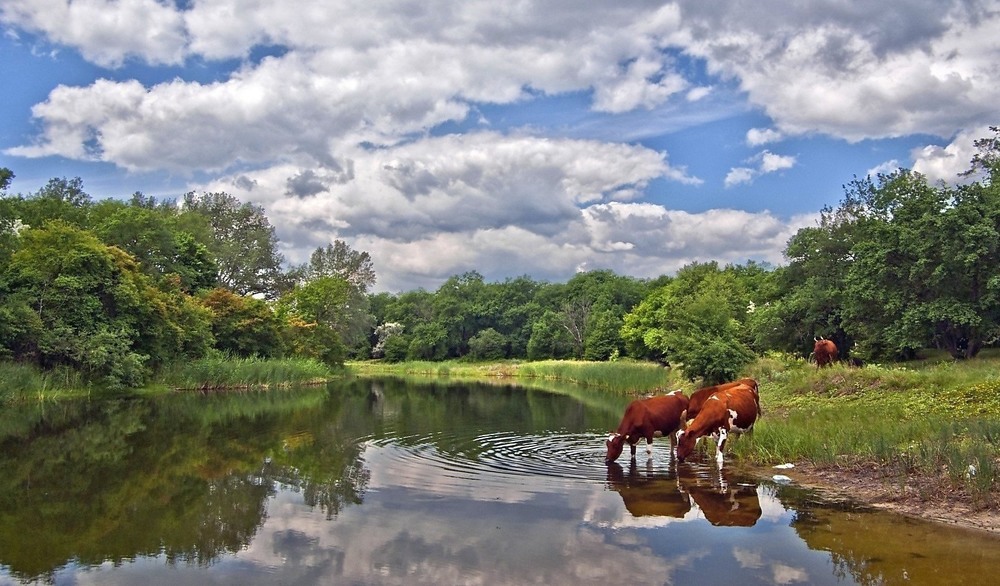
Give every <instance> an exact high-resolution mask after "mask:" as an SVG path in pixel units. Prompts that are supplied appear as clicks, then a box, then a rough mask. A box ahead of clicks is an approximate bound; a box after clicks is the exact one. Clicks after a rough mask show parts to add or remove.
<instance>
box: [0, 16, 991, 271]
mask: <svg viewBox="0 0 1000 586" xmlns="http://www.w3.org/2000/svg"><path fill="white" fill-rule="evenodd" d="M768 6H769V8H768V10H767V11H763V10H760V9H759V8H758V7H757V6H756V5H754V4H753V3H745V2H740V1H737V0H732V1H719V2H712V3H701V2H688V1H681V2H676V3H664V2H662V1H656V2H654V1H626V2H622V1H621V0H614V1H603V0H602V1H593V2H587V3H580V2H577V1H575V0H574V1H569V0H539V1H530V0H525V1H523V2H518V3H497V2H495V1H494V0H467V1H465V2H461V3H455V2H452V1H448V0H380V1H371V0H356V1H354V0H351V1H325V2H318V1H315V0H288V1H286V2H282V3H275V2H271V1H268V0H194V1H190V2H171V1H168V0H117V1H110V0H72V1H70V0H42V1H39V0H4V1H3V2H2V3H0V70H2V71H3V74H4V78H5V81H6V82H7V83H6V84H5V86H6V87H5V95H4V99H3V102H2V103H3V105H2V114H3V115H2V116H0V166H4V167H8V168H10V169H11V170H13V171H14V173H15V175H16V177H15V180H14V183H13V185H12V187H11V190H10V191H12V192H14V193H33V192H35V191H37V190H38V189H39V188H41V187H42V186H43V185H44V184H45V183H46V182H47V181H48V180H49V179H50V178H52V177H77V176H78V177H81V178H82V179H83V182H84V187H85V189H86V190H87V192H88V193H90V195H91V196H93V197H94V198H95V199H103V198H106V197H128V196H129V195H131V194H132V193H133V192H135V191H141V192H143V193H145V194H147V195H152V196H156V197H158V198H167V199H176V198H179V196H180V195H182V194H183V193H185V192H188V191H226V192H228V193H231V194H233V195H235V196H237V197H238V198H240V199H241V200H242V201H252V202H254V203H256V204H259V205H261V206H263V207H264V208H265V210H266V212H267V215H268V218H269V219H270V221H271V222H272V224H273V225H274V226H275V229H276V231H277V235H278V237H279V239H280V241H281V243H282V253H283V254H284V256H285V257H286V259H287V260H288V261H289V262H291V263H300V262H303V261H305V260H306V259H307V258H308V255H309V253H310V252H311V251H312V250H314V249H315V248H316V247H318V246H325V245H326V244H328V243H330V242H332V241H333V240H335V239H340V240H344V241H346V242H347V243H348V244H350V245H351V246H352V247H354V248H355V249H357V250H365V251H367V252H369V253H370V254H371V255H372V258H373V261H374V263H375V268H376V272H377V274H378V284H377V285H376V287H377V289H379V290H388V291H403V290H410V289H413V288H416V287H424V288H428V289H434V288H436V287H437V286H438V285H439V284H440V283H441V281H443V280H444V279H446V278H447V277H449V276H451V275H454V274H458V273H462V272H465V271H469V270H476V271H479V272H480V273H482V274H483V275H484V276H485V277H486V278H487V279H488V280H491V281H492V280H502V279H505V278H508V277H515V276H519V275H530V276H532V277H534V278H537V279H540V280H550V281H556V282H562V281H565V280H567V279H568V278H570V277H571V276H572V275H573V274H574V272H576V271H580V270H591V269H602V268H610V269H613V270H615V271H616V272H618V273H620V274H628V275H632V276H636V277H656V276H658V275H661V274H671V273H673V272H674V271H676V270H677V269H678V268H680V267H682V266H684V265H686V264H688V263H691V262H695V261H709V260H717V261H719V262H721V263H728V262H734V263H743V262H746V261H747V260H756V261H763V262H769V263H772V264H781V263H782V262H783V261H784V259H783V257H782V251H783V249H784V247H785V244H786V243H787V240H788V238H789V237H790V236H792V235H793V234H794V233H795V232H796V231H797V230H798V229H800V228H802V227H804V226H810V225H814V223H815V221H816V217H817V214H818V212H819V210H820V209H821V208H822V207H823V206H825V205H830V206H836V205H837V204H838V202H839V201H840V198H841V196H842V194H843V188H842V186H843V185H844V184H845V183H847V182H849V181H850V180H851V179H852V178H853V177H854V176H855V175H857V176H863V175H865V174H866V173H869V172H874V171H888V170H892V169H894V168H897V167H906V168H912V169H915V170H917V171H920V172H922V173H924V174H925V175H927V176H928V178H930V179H932V180H933V181H938V180H942V181H954V180H956V178H957V174H958V173H959V172H960V171H962V170H964V169H966V168H967V167H968V163H969V160H970V158H971V156H972V154H973V152H974V150H973V146H972V142H973V141H974V140H975V139H976V138H980V137H983V136H988V135H989V133H988V127H989V126H990V125H997V124H998V123H1000V83H998V82H1000V65H998V64H1000V40H998V38H997V35H996V34H995V31H996V30H997V28H998V27H997V25H1000V3H998V2H978V3H977V2H959V1H954V2H947V1H946V2H941V1H939V0H913V1H897V2H892V3H888V4H886V3H881V4H877V5H876V4H873V3H870V2H866V1H844V2H837V3H823V5H820V4H819V3H802V2H797V1H794V0H787V1H784V0H776V1H774V2H771V3H769V5H768ZM765 13H766V14H765Z"/></svg>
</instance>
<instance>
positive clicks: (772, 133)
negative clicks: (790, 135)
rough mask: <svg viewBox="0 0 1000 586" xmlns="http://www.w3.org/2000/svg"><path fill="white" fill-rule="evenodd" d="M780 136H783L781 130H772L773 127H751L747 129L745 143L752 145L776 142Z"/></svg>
mask: <svg viewBox="0 0 1000 586" xmlns="http://www.w3.org/2000/svg"><path fill="white" fill-rule="evenodd" d="M782 138H784V136H783V135H782V134H781V132H779V131H777V130H774V129H773V128H751V129H750V130H748V131H747V145H749V146H752V147H757V146H762V145H765V144H768V143H772V142H777V141H779V140H781V139H782Z"/></svg>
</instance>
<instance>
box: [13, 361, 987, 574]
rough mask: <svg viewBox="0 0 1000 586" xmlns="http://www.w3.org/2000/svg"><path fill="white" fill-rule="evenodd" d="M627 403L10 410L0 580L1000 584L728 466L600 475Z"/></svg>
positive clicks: (385, 391)
mask: <svg viewBox="0 0 1000 586" xmlns="http://www.w3.org/2000/svg"><path fill="white" fill-rule="evenodd" d="M625 402H627V398H616V397H606V396H603V395H600V394H595V393H592V392H586V391H572V390H562V391H561V392H560V393H553V392H543V391H536V390H526V389H524V388H518V387H513V386H487V385H468V384H463V385H457V386H456V385H446V384H441V383H433V384H426V385H415V384H412V383H404V382H401V381H396V380H381V381H364V380H353V381H345V382H343V383H339V384H337V385H331V387H329V388H326V389H302V390H299V391H288V392H271V393H241V394H216V395H200V394H180V395H172V396H169V397H160V398H157V399H153V400H115V401H92V402H77V403H60V404H56V405H51V404H46V405H32V406H27V407H21V408H17V409H5V410H4V411H3V412H2V413H0V470H2V471H3V474H2V475H0V583H8V582H11V581H13V582H32V581H43V582H57V583H58V582H65V583H77V584H87V583H100V584H116V583H118V584H128V583H148V584H154V583H164V584H166V583H170V584H172V585H176V584H185V583H205V582H226V583H242V584H272V583H278V582H283V583H305V584H314V583H344V582H347V583H359V584H419V583H434V584H440V583H465V582H479V583H490V584H521V583H526V582H538V581H541V582H544V583H546V584H574V585H576V584H594V583H608V582H620V581H626V582H629V581H630V582H636V583H664V582H672V583H678V584H683V583H695V582H700V583H721V582H724V581H727V580H731V579H732V577H733V576H737V575H738V576H740V579H741V582H742V583H746V584H773V583H785V584H792V583H809V584H845V583H848V584H849V583H860V584H875V583H889V584H891V583H896V582H898V580H900V579H901V578H900V577H901V576H904V572H905V576H907V579H908V580H909V581H908V582H907V583H909V584H912V583H921V581H922V582H923V583H934V584H938V583H947V582H948V581H949V580H948V579H947V577H948V576H943V575H942V574H941V573H940V570H947V571H948V572H955V575H960V576H963V577H967V578H969V580H967V583H976V580H978V579H980V578H982V577H984V576H986V575H989V574H988V573H987V570H995V563H994V562H993V561H992V560H995V559H998V558H1000V543H998V541H997V540H996V539H994V538H992V537H986V538H984V537H983V536H979V535H974V536H971V537H970V535H969V534H966V533H962V532H958V531H950V530H948V528H941V527H940V526H934V525H927V524H920V523H914V522H909V521H906V522H901V521H900V518H899V517H894V516H884V517H883V516H880V515H878V514H873V513H869V512H866V511H864V510H861V509H857V508H851V507H847V506H842V505H841V504H835V505H834V504H830V503H828V502H825V501H821V500H818V499H817V498H816V496H815V495H814V494H813V493H809V492H806V491H802V490H801V489H797V488H795V487H788V486H780V485H774V484H772V483H768V482H765V481H758V480H754V479H747V478H740V477H738V476H735V475H734V474H733V472H732V471H731V470H730V469H729V468H728V467H727V466H723V467H721V468H720V467H719V466H717V465H716V463H715V462H714V460H713V461H709V462H705V463H702V462H697V461H689V462H687V463H685V464H682V465H678V464H676V462H674V461H673V460H672V459H670V458H669V456H668V455H666V454H665V453H660V454H657V455H658V456H659V457H658V458H656V459H652V460H649V461H647V462H645V463H643V464H641V465H634V464H632V465H629V466H628V467H627V468H622V466H621V465H619V464H617V463H616V464H613V465H612V466H605V465H604V463H603V456H604V442H603V440H604V436H605V432H606V430H607V429H609V428H612V427H613V426H614V425H616V424H617V421H618V420H619V418H620V414H621V410H622V408H623V407H624V403H625ZM865 535H868V536H870V538H865ZM942 538H943V539H942ZM942 552H944V554H945V555H947V556H949V559H954V560H958V561H959V562H960V564H961V565H960V566H956V567H952V566H949V565H948V562H945V561H944V560H942V557H941V556H942ZM932 572H938V573H932Z"/></svg>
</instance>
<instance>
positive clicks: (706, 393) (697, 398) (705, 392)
mask: <svg viewBox="0 0 1000 586" xmlns="http://www.w3.org/2000/svg"><path fill="white" fill-rule="evenodd" d="M738 385H746V386H748V387H750V388H752V389H754V391H757V381H756V380H755V379H752V378H741V379H739V380H735V381H732V382H728V383H722V384H719V385H712V386H710V387H702V388H700V389H697V390H696V391H695V392H693V393H691V398H690V399H688V412H687V420H688V421H691V420H692V419H694V418H695V417H697V416H698V413H699V412H700V411H701V407H702V405H704V404H705V401H707V400H708V398H709V397H711V396H712V395H714V394H715V393H716V392H717V391H721V390H723V389H729V388H732V387H735V386H738Z"/></svg>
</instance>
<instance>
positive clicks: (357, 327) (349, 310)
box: [288, 240, 375, 357]
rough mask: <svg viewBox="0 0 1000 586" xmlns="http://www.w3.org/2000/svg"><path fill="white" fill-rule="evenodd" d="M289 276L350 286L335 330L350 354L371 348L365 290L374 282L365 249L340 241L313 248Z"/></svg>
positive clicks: (304, 281)
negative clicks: (337, 281) (326, 279)
mask: <svg viewBox="0 0 1000 586" xmlns="http://www.w3.org/2000/svg"><path fill="white" fill-rule="evenodd" d="M288 276H289V279H290V280H292V281H294V282H296V283H299V284H304V283H309V282H311V281H314V280H316V279H319V278H322V277H336V278H338V279H342V280H344V281H346V282H347V283H348V284H349V285H350V290H349V299H348V300H347V302H346V303H344V305H343V307H342V308H341V311H342V316H341V318H340V327H339V328H338V331H340V332H341V336H342V338H343V341H344V343H345V345H347V347H348V348H350V349H351V350H352V353H353V355H354V356H362V357H363V356H367V355H368V354H369V352H370V349H371V347H372V344H373V342H372V340H371V335H372V331H373V317H372V315H371V313H370V310H369V297H368V289H369V288H371V287H372V286H373V285H374V284H375V266H374V264H373V263H372V260H371V256H370V255H369V254H368V253H367V252H363V251H356V250H353V249H352V248H351V247H350V246H348V245H347V243H345V242H344V241H342V240H335V241H334V242H333V244H329V245H327V246H326V247H325V248H322V247H321V248H317V249H316V250H315V251H313V253H312V255H311V256H310V257H309V262H308V263H307V264H304V265H301V266H298V267H295V268H293V269H291V270H290V271H289V273H288Z"/></svg>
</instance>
